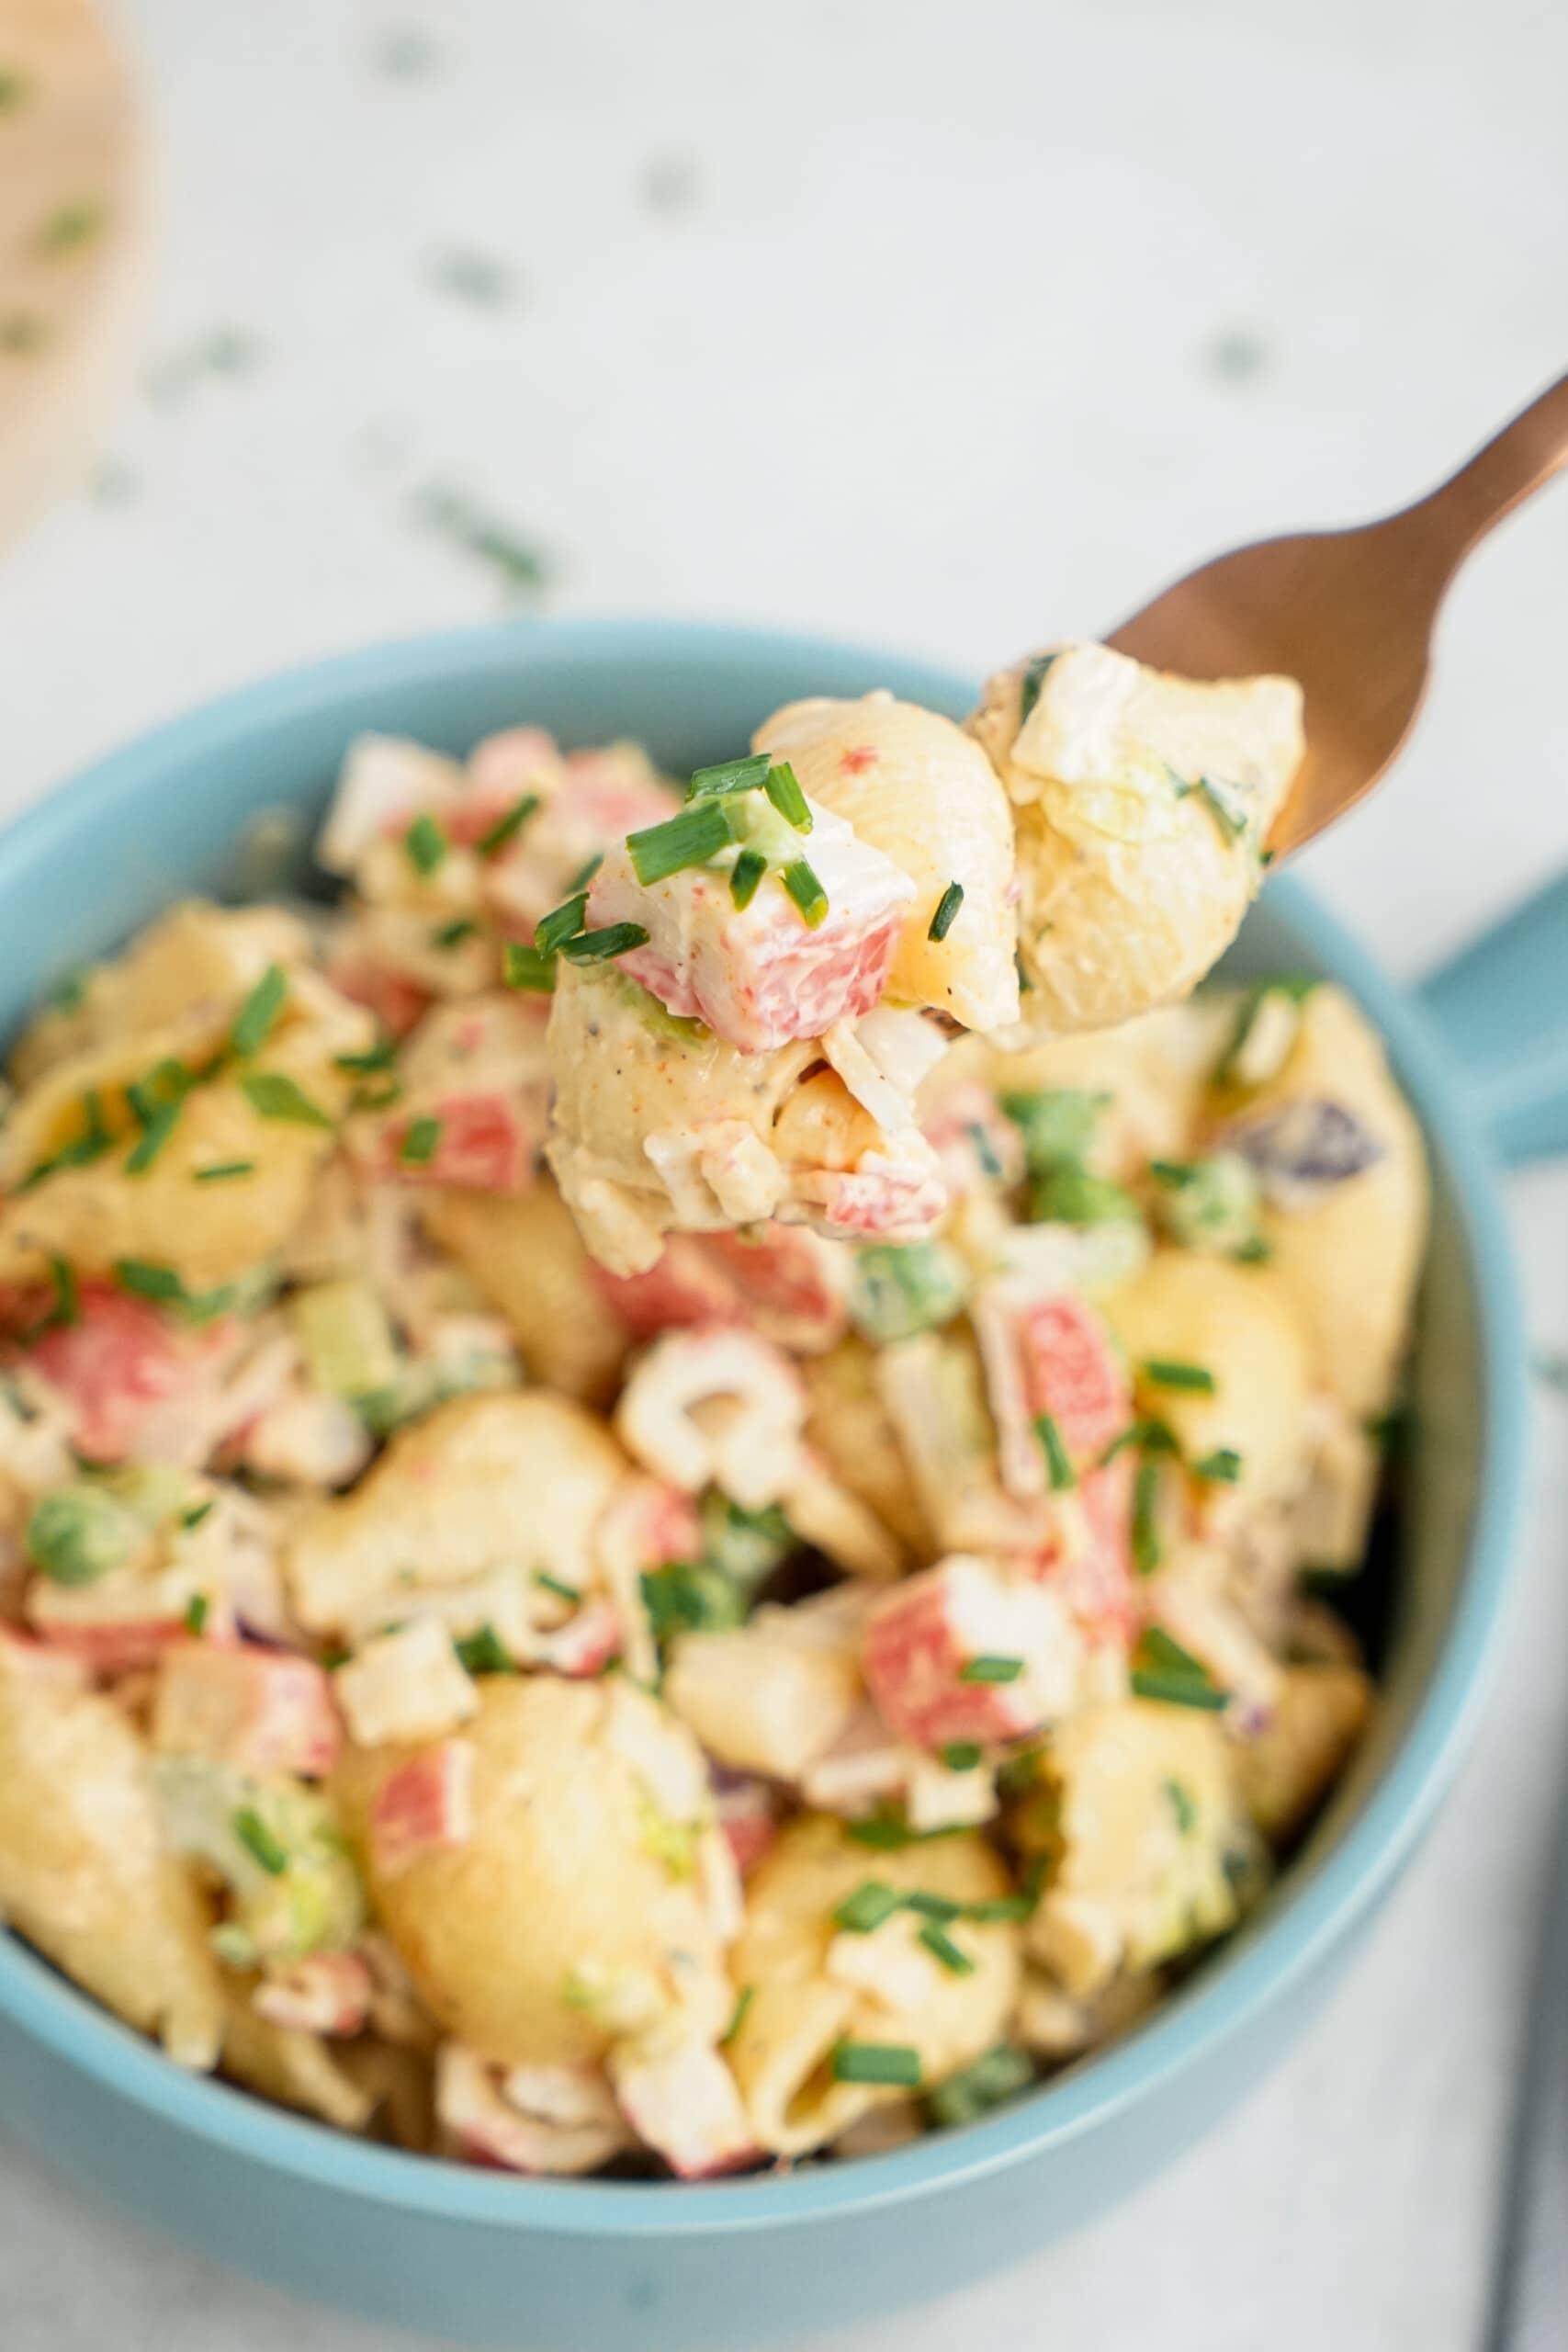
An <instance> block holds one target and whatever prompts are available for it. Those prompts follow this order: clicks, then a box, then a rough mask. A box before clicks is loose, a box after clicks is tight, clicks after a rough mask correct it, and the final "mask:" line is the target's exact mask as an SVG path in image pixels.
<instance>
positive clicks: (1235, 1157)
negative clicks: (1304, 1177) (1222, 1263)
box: [1149, 1151, 1261, 1257]
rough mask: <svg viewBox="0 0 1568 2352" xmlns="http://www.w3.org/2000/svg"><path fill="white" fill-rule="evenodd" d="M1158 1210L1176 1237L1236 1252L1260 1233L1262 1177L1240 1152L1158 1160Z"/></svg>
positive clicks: (1191, 1245)
mask: <svg viewBox="0 0 1568 2352" xmlns="http://www.w3.org/2000/svg"><path fill="white" fill-rule="evenodd" d="M1149 1174H1150V1176H1151V1178H1152V1179H1153V1181H1154V1184H1155V1188H1156V1189H1155V1215H1156V1218H1157V1219H1158V1222H1159V1224H1160V1226H1161V1227H1163V1229H1164V1230H1165V1231H1166V1232H1167V1233H1168V1234H1169V1236H1170V1237H1171V1238H1172V1240H1174V1241H1179V1242H1181V1243H1182V1244H1183V1246H1184V1247H1185V1248H1187V1249H1189V1250H1206V1251H1208V1252H1209V1253H1210V1254H1211V1255H1213V1256H1224V1257H1235V1255H1236V1254H1237V1252H1238V1251H1243V1250H1256V1248H1257V1245H1258V1241H1259V1239H1260V1238H1261V1237H1260V1234H1259V1231H1258V1209H1259V1205H1260V1195H1259V1191H1258V1178H1257V1175H1256V1174H1255V1172H1254V1170H1252V1168H1251V1167H1250V1166H1249V1165H1248V1163H1247V1161H1246V1160H1245V1159H1243V1158H1242V1156H1241V1154H1240V1153H1239V1152H1235V1151H1220V1152H1215V1153H1214V1154H1213V1157H1212V1158H1210V1159H1187V1160H1174V1161H1171V1160H1156V1162H1155V1163H1154V1164H1153V1165H1152V1166H1151V1168H1150V1170H1149Z"/></svg>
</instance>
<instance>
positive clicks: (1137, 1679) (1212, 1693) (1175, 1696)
mask: <svg viewBox="0 0 1568 2352" xmlns="http://www.w3.org/2000/svg"><path fill="white" fill-rule="evenodd" d="M1132 1685H1133V1692H1134V1697H1135V1698H1139V1699H1158V1700H1160V1701H1162V1702H1163V1703H1164V1704H1165V1705H1166V1706H1168V1707H1199V1708H1201V1710H1202V1711H1203V1713H1205V1714H1211V1715H1217V1714H1219V1713H1222V1712H1223V1711H1224V1708H1226V1707H1227V1706H1229V1704H1230V1696H1229V1693H1228V1692H1227V1691H1216V1690H1215V1688H1214V1686H1213V1683H1212V1682H1200V1681H1198V1680H1197V1679H1195V1677H1193V1676H1192V1675H1190V1674H1162V1673H1160V1672H1159V1671H1158V1670H1157V1668H1152V1667H1142V1666H1135V1667H1134V1668H1133V1673H1132Z"/></svg>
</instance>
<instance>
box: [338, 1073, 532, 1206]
mask: <svg viewBox="0 0 1568 2352" xmlns="http://www.w3.org/2000/svg"><path fill="white" fill-rule="evenodd" d="M544 1139H545V1116H544V1111H543V1107H542V1105H539V1104H536V1103H530V1102H529V1101H527V1100H526V1099H525V1097H523V1096H522V1095H506V1094H502V1093H499V1092H497V1093H479V1092H476V1093H471V1094H444V1095H441V1096H440V1097H438V1099H437V1100H436V1101H435V1102H434V1103H431V1104H430V1105H429V1106H428V1108H427V1109H425V1110H422V1111H418V1112H410V1113H408V1114H401V1115H400V1116H399V1117H398V1118H396V1119H389V1120H388V1121H387V1122H386V1124H385V1125H384V1126H383V1127H382V1128H381V1131H380V1136H379V1159H378V1169H377V1172H378V1175H379V1176H381V1177H382V1178H383V1179H384V1180H386V1181H389V1182H398V1183H402V1184H439V1185H441V1186H443V1187H448V1186H450V1187H456V1188H457V1190H459V1191H464V1192H474V1193H522V1192H525V1191H526V1190H527V1188H528V1186H529V1184H530V1183H531V1182H533V1176H534V1162H535V1158H536V1154H537V1152H538V1150H539V1148H540V1146H541V1145H542V1144H543V1142H544Z"/></svg>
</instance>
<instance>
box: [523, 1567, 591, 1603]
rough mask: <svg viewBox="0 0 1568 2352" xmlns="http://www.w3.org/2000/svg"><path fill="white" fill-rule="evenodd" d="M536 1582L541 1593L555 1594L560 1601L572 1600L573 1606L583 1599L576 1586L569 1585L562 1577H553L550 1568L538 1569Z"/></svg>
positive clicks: (535, 1575)
mask: <svg viewBox="0 0 1568 2352" xmlns="http://www.w3.org/2000/svg"><path fill="white" fill-rule="evenodd" d="M534 1582H535V1583H536V1585H537V1586H538V1588H539V1589H540V1591H541V1592H553V1593H554V1594H555V1596H556V1599H557V1600H570V1602H572V1604H573V1606H575V1605H576V1603H577V1602H578V1601H580V1600H581V1598H582V1595H581V1591H580V1590H579V1589H578V1588H577V1586H576V1585H574V1584H568V1583H567V1582H566V1580H565V1578H564V1577H553V1576H551V1574H550V1572H549V1570H548V1568H536V1569H535V1571H534Z"/></svg>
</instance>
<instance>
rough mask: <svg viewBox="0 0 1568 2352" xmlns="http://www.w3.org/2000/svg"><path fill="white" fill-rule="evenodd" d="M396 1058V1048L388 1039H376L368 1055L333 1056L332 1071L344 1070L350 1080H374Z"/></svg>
mask: <svg viewBox="0 0 1568 2352" xmlns="http://www.w3.org/2000/svg"><path fill="white" fill-rule="evenodd" d="M397 1058H398V1048H397V1046H396V1044H395V1043H394V1041H393V1040H392V1039H391V1038H390V1037H380V1038H378V1040H377V1042H376V1043H375V1045H373V1046H371V1047H370V1050H369V1051H368V1053H364V1054H334V1055H333V1068H334V1069H344V1070H346V1071H347V1072H348V1074H349V1076H350V1077H351V1078H375V1077H377V1076H378V1074H379V1073H380V1072H381V1071H382V1070H384V1069H391V1068H392V1066H393V1064H394V1063H395V1062H396V1060H397Z"/></svg>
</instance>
